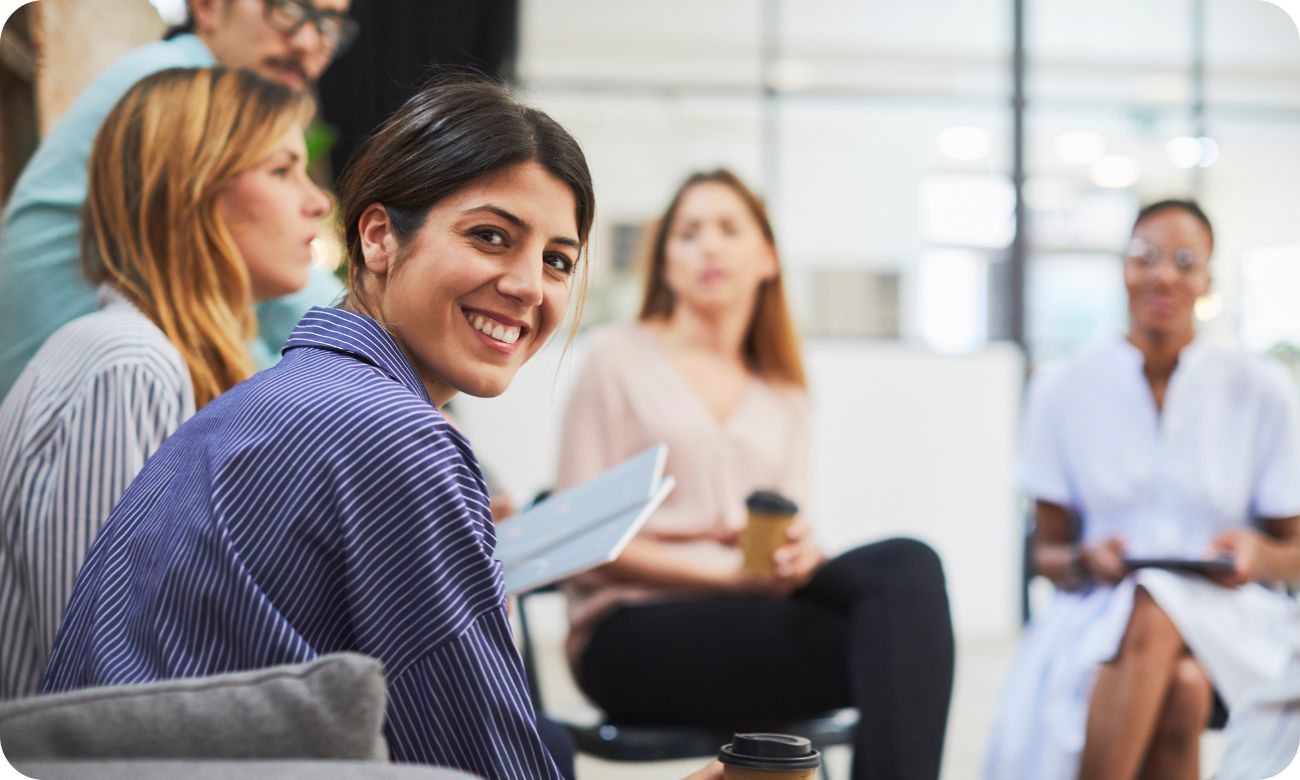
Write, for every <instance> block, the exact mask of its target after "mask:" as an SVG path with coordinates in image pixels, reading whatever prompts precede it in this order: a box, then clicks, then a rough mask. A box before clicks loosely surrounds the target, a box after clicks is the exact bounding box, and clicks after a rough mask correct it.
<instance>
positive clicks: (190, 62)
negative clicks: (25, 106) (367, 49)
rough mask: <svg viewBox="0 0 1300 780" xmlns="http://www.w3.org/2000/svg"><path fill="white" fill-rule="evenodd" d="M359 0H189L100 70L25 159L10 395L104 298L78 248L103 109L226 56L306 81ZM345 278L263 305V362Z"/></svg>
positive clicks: (1, 286) (5, 243)
mask: <svg viewBox="0 0 1300 780" xmlns="http://www.w3.org/2000/svg"><path fill="white" fill-rule="evenodd" d="M348 2H349V0H189V3H188V6H189V13H190V19H189V22H188V23H187V24H186V25H185V26H184V27H182V28H181V29H180V30H178V31H176V33H175V34H173V35H170V36H168V38H167V39H166V40H163V41H159V42H157V43H153V44H149V45H147V46H143V47H141V48H139V49H135V50H133V51H131V52H128V53H127V54H126V55H124V56H123V57H122V58H121V59H119V60H118V61H117V62H116V63H114V64H113V65H112V66H111V67H109V68H108V70H106V71H104V72H103V73H102V74H100V75H99V76H98V77H97V78H96V79H95V80H94V81H93V82H91V84H90V86H89V87H88V88H87V89H86V90H85V91H84V92H83V93H82V94H81V95H80V96H79V97H78V98H77V100H76V101H75V102H74V103H73V104H72V106H71V107H70V108H69V109H68V110H67V112H66V113H65V114H64V115H63V116H62V117H61V118H60V119H59V121H58V122H57V123H56V124H55V125H54V127H53V128H51V129H50V131H49V133H48V134H47V135H46V137H45V138H44V140H43V141H42V143H41V145H40V147H39V148H38V149H37V150H36V153H35V154H34V155H33V156H32V159H31V160H30V161H29V162H28V163H27V166H26V168H24V169H23V172H22V175H21V176H20V177H19V179H18V182H17V184H16V185H15V187H14V191H13V194H12V196H11V198H10V200H9V204H8V206H7V208H6V209H5V213H4V226H3V228H2V229H0V399H3V397H4V395H5V394H7V393H8V392H9V388H10V386H11V385H12V384H13V383H14V380H16V379H17V378H18V375H19V374H20V373H21V372H22V370H23V367H24V366H26V365H27V361H28V360H30V359H31V357H32V355H34V354H35V353H36V350H37V349H38V348H40V346H41V344H42V343H43V342H44V341H45V339H46V338H47V337H49V335H50V334H51V333H53V332H54V331H55V330H57V329H58V328H59V327H60V326H61V325H63V324H64V323H66V322H68V321H69V320H72V319H74V318H76V317H79V316H81V315H83V314H87V313H89V312H91V311H94V310H95V307H96V301H95V291H94V290H93V289H92V288H91V287H90V285H89V283H87V282H86V280H85V278H84V276H83V275H82V272H81V264H80V261H79V259H78V255H79V252H80V238H81V206H82V202H83V201H84V200H85V197H86V165H87V161H88V159H89V156H90V147H91V143H92V142H93V140H94V137H95V133H96V132H98V130H99V126H100V124H101V123H102V122H103V120H104V117H105V116H107V115H108V112H109V110H110V109H111V108H112V107H113V105H114V104H115V103H116V102H117V100H118V98H120V97H121V96H122V94H123V93H125V92H126V90H127V89H129V88H130V87H131V85H132V84H134V83H135V82H137V81H139V80H140V79H142V78H144V77H145V76H147V75H149V74H151V73H154V72H157V71H160V70H163V69H165V68H176V67H208V66H213V65H224V66H226V67H231V68H248V69H250V70H253V71H254V72H256V73H258V74H260V75H262V76H263V77H265V78H268V79H272V80H274V81H278V82H280V83H283V84H286V85H288V86H291V87H293V88H296V89H306V88H307V87H308V85H309V84H311V83H313V82H314V81H315V80H316V79H317V78H318V77H319V76H320V74H321V72H322V71H324V70H325V68H326V66H327V65H329V63H330V61H331V60H332V59H333V58H334V57H335V56H336V55H337V54H338V53H339V52H340V51H341V50H342V49H343V48H345V47H346V46H347V45H348V43H349V42H350V41H351V40H352V39H353V38H354V37H355V35H356V33H357V24H356V22H355V21H354V20H353V19H352V18H351V17H349V16H348V15H347V10H348ZM341 290H342V288H341V287H340V285H339V283H338V282H337V280H335V279H334V278H333V277H332V276H331V275H330V274H328V273H326V272H325V271H321V270H319V269H315V268H313V269H312V279H311V282H310V283H309V284H308V286H307V287H306V289H304V290H303V291H302V292H299V293H297V294H295V295H292V296H287V297H285V298H280V299H277V300H274V301H267V302H265V303H263V304H261V305H260V306H258V312H257V313H258V323H259V326H260V329H261V330H260V333H259V338H258V339H257V341H256V342H255V343H254V344H253V345H252V346H253V353H254V356H255V357H256V359H257V360H258V362H259V363H260V364H261V365H262V366H266V365H269V364H271V363H272V362H274V361H275V359H276V357H277V356H278V355H279V351H280V345H281V344H282V343H283V342H284V340H285V338H287V337H288V335H289V332H290V331H291V330H292V329H293V326H294V324H295V323H297V321H298V318H299V317H300V316H301V314H302V313H303V312H304V311H306V310H307V309H308V308H310V307H311V306H313V305H329V304H331V303H333V301H334V299H335V298H336V297H337V296H338V295H339V293H340V292H341Z"/></svg>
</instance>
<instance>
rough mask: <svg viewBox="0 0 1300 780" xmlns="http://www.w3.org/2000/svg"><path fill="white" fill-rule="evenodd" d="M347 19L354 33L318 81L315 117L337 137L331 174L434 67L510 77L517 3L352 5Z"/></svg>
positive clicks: (356, 1) (448, 0)
mask: <svg viewBox="0 0 1300 780" xmlns="http://www.w3.org/2000/svg"><path fill="white" fill-rule="evenodd" d="M351 14H352V16H353V18H355V19H356V20H357V21H358V22H359V23H360V24H361V32H360V34H359V35H358V36H357V39H356V41H354V42H353V43H352V46H351V47H349V48H348V50H347V51H345V52H344V53H343V54H342V55H341V56H340V57H339V58H338V59H337V60H336V61H335V62H334V63H333V64H332V65H330V67H329V69H328V70H326V71H325V75H324V76H323V77H322V78H321V80H320V101H321V113H322V115H323V116H324V118H325V121H327V122H328V123H329V124H330V125H332V126H333V127H334V128H335V129H336V130H337V131H338V134H339V135H338V139H337V140H336V141H335V144H334V147H333V149H332V150H331V152H330V163H331V166H332V168H333V170H334V172H335V175H337V174H338V173H339V172H341V171H342V170H343V165H344V164H345V163H346V162H347V160H348V159H349V158H350V157H351V156H352V151H353V150H354V149H355V148H356V146H357V144H358V143H360V141H361V140H363V139H364V138H365V137H366V135H368V134H369V133H370V131H371V130H373V129H374V128H375V126H376V125H378V124H379V123H380V122H381V121H382V120H383V119H384V118H385V117H387V116H388V115H389V114H390V113H392V112H393V111H394V110H395V109H396V108H397V107H398V106H400V105H401V104H402V102H403V101H405V100H406V99H407V98H408V97H410V95H411V94H412V93H413V92H414V91H415V90H416V89H417V88H418V87H419V86H420V84H422V83H423V82H424V81H425V80H426V79H427V78H428V77H429V76H430V75H431V74H432V73H434V72H436V71H437V70H438V69H439V68H446V67H450V68H457V69H473V70H475V71H479V72H482V73H484V74H487V75H488V76H490V77H493V78H496V79H510V78H513V76H514V59H515V50H516V48H517V41H518V26H519V2H518V0H352V8H351Z"/></svg>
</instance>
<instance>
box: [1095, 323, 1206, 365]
mask: <svg viewBox="0 0 1300 780" xmlns="http://www.w3.org/2000/svg"><path fill="white" fill-rule="evenodd" d="M1208 343H1209V338H1208V337H1207V336H1205V335H1203V334H1202V333H1200V332H1197V334H1196V335H1195V336H1194V337H1193V338H1192V340H1191V341H1189V342H1188V343H1187V345H1186V346H1184V347H1183V348H1182V349H1180V350H1179V351H1178V366H1177V368H1183V367H1185V366H1188V365H1190V364H1192V363H1194V362H1195V361H1196V359H1197V357H1199V356H1200V355H1201V354H1202V353H1204V352H1205V345H1206V344H1208ZM1116 347H1117V349H1118V352H1119V355H1120V359H1121V360H1123V361H1124V364H1125V366H1126V367H1128V368H1131V369H1132V370H1133V371H1135V372H1138V373H1141V372H1142V368H1143V367H1144V366H1145V365H1146V356H1145V355H1143V354H1142V350H1140V349H1138V348H1137V345H1135V344H1134V343H1133V342H1131V341H1129V340H1128V337H1127V336H1125V335H1123V334H1120V336H1119V338H1118V339H1116ZM1177 368H1175V371H1176V370H1177Z"/></svg>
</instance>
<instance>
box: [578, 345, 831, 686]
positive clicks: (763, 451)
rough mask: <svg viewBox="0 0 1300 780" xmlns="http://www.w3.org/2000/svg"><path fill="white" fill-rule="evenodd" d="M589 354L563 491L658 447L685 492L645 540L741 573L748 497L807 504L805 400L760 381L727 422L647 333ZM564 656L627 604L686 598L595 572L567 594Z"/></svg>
mask: <svg viewBox="0 0 1300 780" xmlns="http://www.w3.org/2000/svg"><path fill="white" fill-rule="evenodd" d="M591 341H592V345H591V349H590V353H589V357H588V358H587V361H586V364H585V365H584V366H583V369H582V371H581V373H580V374H579V377H578V380H577V382H576V383H575V386H574V389H573V393H572V395H571V396H570V397H569V401H568V407H567V409H566V411H565V415H564V428H563V432H562V438H561V443H560V463H559V476H558V479H557V482H556V487H559V488H563V487H566V486H568V485H572V484H575V483H577V482H581V481H582V480H584V479H586V478H588V477H591V476H593V475H595V474H598V473H599V472H601V471H602V470H604V469H606V468H608V467H610V466H612V465H614V464H615V463H618V462H619V461H621V460H624V459H626V458H628V457H630V456H632V455H634V454H636V453H637V452H639V451H641V450H643V449H645V448H646V447H649V446H650V445H652V444H656V443H658V442H664V443H666V444H667V445H668V462H667V466H666V468H665V473H666V474H671V475H672V476H673V477H675V478H676V480H677V487H676V488H675V489H674V490H673V492H672V493H671V494H669V496H668V498H667V499H666V500H665V501H664V503H663V505H662V506H661V507H660V508H659V510H658V511H657V512H656V513H655V515H654V516H653V517H651V518H650V520H649V522H647V523H646V526H645V528H644V529H643V530H642V531H641V534H642V535H644V536H647V537H650V538H653V539H656V540H660V541H671V542H675V543H678V544H680V545H681V549H682V550H683V551H684V552H686V553H687V554H689V555H691V556H694V557H695V558H696V559H698V560H699V561H700V562H701V563H704V564H712V565H714V566H717V565H719V564H721V565H723V566H734V567H739V565H740V550H739V548H738V547H737V546H736V545H735V543H734V536H735V531H736V530H738V529H740V528H742V527H743V526H744V524H745V518H746V512H745V497H746V496H748V495H749V494H750V493H751V492H753V491H755V490H758V489H768V490H776V491H778V492H780V493H782V494H784V495H786V496H789V497H790V498H791V499H793V500H794V501H795V502H796V503H799V504H801V505H802V504H803V503H804V499H805V498H806V495H807V476H808V475H807V469H808V411H809V403H808V396H807V394H806V393H805V392H804V391H803V390H802V389H800V388H794V387H791V386H789V385H777V384H773V383H769V382H766V381H763V380H761V379H757V378H756V379H754V380H753V381H752V382H750V384H749V386H748V387H747V388H746V390H745V391H744V394H743V395H742V397H741V399H740V401H739V402H738V403H737V405H736V407H735V409H734V410H733V411H732V412H731V415H730V416H729V417H728V418H727V419H726V420H725V421H722V422H719V421H718V420H717V419H716V418H715V417H714V416H713V414H712V413H711V412H710V411H709V409H708V408H707V407H706V406H705V405H704V402H703V400H702V399H700V398H699V396H697V395H696V394H695V392H694V391H693V390H692V389H691V387H690V386H689V385H688V384H687V383H686V379H685V378H684V377H683V376H682V375H681V374H680V373H679V372H678V370H677V368H676V367H675V366H673V364H672V363H671V362H670V361H669V359H668V356H667V355H666V354H665V353H664V352H663V350H662V348H660V346H659V345H658V343H657V342H656V341H655V338H654V336H653V335H652V334H651V333H650V331H649V329H647V328H646V327H644V326H640V325H637V326H624V327H618V328H611V329H608V330H605V331H602V332H600V333H598V334H596V335H594V336H592V338H591ZM565 593H566V594H567V595H568V597H569V639H568V642H567V648H566V649H567V651H568V654H569V659H570V661H571V662H572V663H574V664H575V666H576V662H577V659H578V657H579V655H580V654H581V652H582V650H583V648H584V647H585V646H586V642H587V639H588V638H589V637H590V636H591V632H592V630H593V629H594V628H595V626H596V624H597V623H599V622H600V621H601V620H602V619H603V618H604V617H605V616H606V615H608V614H609V613H610V612H612V611H613V610H614V609H615V608H616V607H618V606H619V605H621V604H627V603H630V602H636V601H647V600H651V599H656V598H663V597H667V596H675V595H682V594H683V593H684V591H682V590H680V589H667V588H662V587H656V586H647V585H631V584H627V583H619V582H614V581H612V580H610V579H609V578H607V577H605V576H604V575H602V574H601V573H600V572H591V573H588V574H585V575H582V576H580V577H576V578H574V579H572V580H570V581H569V582H568V583H566V585H565Z"/></svg>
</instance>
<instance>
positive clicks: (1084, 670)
mask: <svg viewBox="0 0 1300 780" xmlns="http://www.w3.org/2000/svg"><path fill="white" fill-rule="evenodd" d="M1142 368H1143V357H1142V354H1141V352H1140V351H1138V349H1137V348H1136V347H1134V346H1133V345H1132V344H1130V343H1129V342H1127V341H1126V340H1123V339H1120V338H1116V339H1114V340H1111V341H1108V342H1106V343H1104V344H1101V345H1100V346H1097V347H1094V348H1092V349H1089V350H1087V351H1086V352H1084V353H1083V354H1081V355H1080V356H1078V357H1076V358H1075V359H1073V360H1071V361H1070V362H1069V363H1068V364H1066V365H1064V366H1063V367H1061V368H1060V369H1058V370H1056V371H1053V372H1047V373H1045V374H1044V375H1041V376H1039V377H1036V378H1035V380H1034V382H1033V383H1032V385H1031V387H1030V391H1029V395H1028V408H1027V410H1026V418H1025V430H1024V443H1023V446H1022V450H1021V452H1022V457H1021V462H1020V466H1019V472H1018V473H1019V481H1020V485H1021V487H1022V488H1023V489H1024V491H1025V493H1026V494H1027V495H1028V496H1029V497H1031V498H1035V499H1041V500H1045V501H1050V502H1052V503H1056V504H1060V505H1062V506H1065V507H1068V508H1069V509H1071V510H1073V511H1074V512H1075V513H1076V514H1077V515H1078V517H1079V518H1080V519H1081V521H1082V534H1083V538H1084V540H1086V541H1097V540H1100V539H1104V538H1106V537H1109V536H1112V535H1118V536H1121V537H1123V538H1124V539H1125V541H1126V543H1127V552H1128V554H1130V555H1134V556H1170V557H1200V556H1202V555H1204V554H1205V552H1206V550H1207V548H1208V546H1209V545H1210V542H1211V541H1212V540H1213V539H1214V537H1215V536H1217V535H1218V534H1220V533H1223V532H1224V531H1228V530H1232V529H1235V528H1243V527H1247V526H1249V525H1250V524H1251V523H1252V522H1253V521H1254V520H1256V519H1258V518H1281V517H1290V516H1293V515H1297V514H1300V402H1297V398H1296V391H1295V386H1294V384H1293V382H1292V380H1291V379H1290V377H1289V376H1288V374H1287V373H1286V371H1285V369H1284V368H1283V367H1282V366H1281V365H1280V364H1278V363H1276V361H1272V360H1269V359H1266V358H1262V357H1257V356H1253V355H1249V354H1247V353H1244V352H1242V351H1241V350H1238V349H1235V348H1232V347H1229V346H1226V345H1221V344H1215V343H1211V342H1208V341H1206V340H1203V339H1198V340H1197V341H1195V342H1193V343H1192V344H1190V345H1188V346H1187V347H1185V348H1184V349H1183V350H1182V352H1181V353H1180V354H1179V358H1178V366H1177V368H1176V369H1175V371H1174V374H1173V376H1172V377H1171V378H1170V382H1169V387H1168V388H1167V390H1166V393H1165V399H1164V408H1163V409H1162V410H1161V411H1160V412H1157V410H1156V408H1155V402H1154V399H1153V397H1152V395H1151V389H1150V386H1149V384H1148V383H1147V380H1146V378H1145V376H1144V375H1143V373H1142ZM1138 587H1142V588H1145V589H1146V590H1147V592H1148V593H1150V594H1151V596H1152V598H1153V599H1155V601H1156V603H1157V604H1159V606H1160V608H1161V609H1162V610H1163V611H1164V612H1165V613H1166V614H1167V615H1168V616H1169V618H1170V620H1171V621H1172V622H1173V623H1174V625H1175V626H1177V628H1178V631H1179V633H1180V634H1181V635H1182V637H1183V640H1184V641H1185V642H1186V643H1187V645H1188V647H1189V648H1190V650H1191V652H1192V654H1193V655H1194V656H1195V657H1196V658H1197V660H1198V661H1199V662H1200V663H1201V666H1202V667H1203V668H1204V669H1205V671H1206V674H1207V675H1208V676H1209V678H1210V681H1211V683H1213V685H1214V687H1215V689H1216V690H1217V691H1218V693H1219V694H1220V695H1221V696H1222V697H1223V699H1224V701H1225V702H1226V703H1227V705H1228V708H1229V711H1230V712H1231V713H1232V717H1231V719H1230V720H1229V723H1228V732H1229V740H1230V742H1233V743H1236V742H1239V741H1242V740H1243V739H1245V740H1246V741H1248V742H1249V741H1250V740H1249V739H1248V737H1254V738H1259V735H1260V734H1263V735H1265V736H1264V737H1263V738H1264V739H1265V740H1267V741H1274V740H1275V736H1268V735H1281V734H1285V733H1300V731H1297V730H1295V729H1294V728H1293V726H1294V725H1296V723H1297V721H1295V719H1296V718H1300V711H1294V710H1292V711H1287V712H1279V711H1278V710H1277V709H1276V708H1275V709H1274V710H1273V711H1271V712H1270V713H1269V714H1268V715H1267V716H1263V717H1253V718H1243V717H1240V716H1241V715H1242V714H1243V713H1244V712H1247V711H1250V710H1254V709H1256V708H1255V707H1254V706H1253V705H1252V702H1254V701H1256V700H1257V699H1258V697H1260V696H1261V695H1262V694H1263V693H1264V692H1266V691H1268V690H1271V689H1274V690H1275V689H1279V688H1280V687H1283V686H1286V687H1297V688H1300V678H1296V675H1300V665H1297V664H1293V663H1292V656H1293V652H1294V651H1293V648H1294V647H1295V646H1296V642H1295V640H1294V639H1293V636H1294V635H1295V633H1296V632H1295V630H1294V629H1295V626H1296V625H1297V624H1300V614H1298V612H1297V608H1296V604H1295V602H1294V601H1293V600H1292V599H1290V598H1289V597H1287V596H1286V595H1285V594H1282V593H1276V592H1273V591H1270V590H1267V589H1265V588H1264V587H1262V586H1260V585H1258V584H1249V585H1245V586H1243V587H1241V588H1235V589H1233V588H1224V587H1220V586H1218V585H1216V584H1214V583H1212V582H1210V581H1209V580H1206V579H1204V578H1200V577H1195V576H1190V575H1188V576H1184V575H1177V574H1172V573H1170V572H1165V571H1154V570H1141V571H1138V572H1135V573H1134V574H1131V575H1129V576H1128V577H1127V578H1125V579H1124V581H1122V582H1121V583H1120V584H1119V585H1117V586H1115V587H1109V586H1105V585H1100V584H1097V585H1093V586H1092V587H1090V588H1089V589H1086V590H1084V591H1081V592H1078V593H1073V592H1061V593H1057V594H1056V597H1055V598H1054V599H1053V601H1052V603H1051V605H1050V607H1049V608H1048V609H1046V610H1044V611H1043V612H1042V613H1041V614H1036V615H1035V616H1034V619H1033V622H1032V623H1031V625H1030V627H1029V630H1028V631H1027V633H1026V636H1025V639H1024V641H1023V642H1022V643H1021V647H1020V649H1019V651H1018V653H1017V656H1016V659H1015V661H1014V662H1013V663H1012V665H1011V669H1012V671H1011V674H1010V675H1009V676H1008V679H1007V681H1006V684H1005V686H1004V688H1003V692H1002V696H1001V699H1000V702H999V705H998V708H997V711H996V713H995V717H994V727H993V734H992V739H991V740H990V746H989V753H988V756H987V760H986V763H985V767H984V777H985V779H986V780H1020V779H1021V778H1027V777H1033V778H1035V779H1036V780H1069V779H1071V778H1074V777H1076V776H1077V774H1078V768H1079V758H1080V754H1081V751H1082V748H1083V743H1084V738H1085V729H1086V723H1087V717H1088V707H1089V704H1090V700H1091V695H1092V688H1093V684H1094V682H1095V679H1096V673H1097V669H1098V668H1099V665H1100V664H1102V663H1105V662H1106V661H1109V660H1111V659H1112V658H1114V656H1115V653H1116V651H1117V649H1118V647H1119V643H1120V641H1121V639H1122V638H1123V635H1124V631H1125V628H1126V626H1127V624H1128V619H1129V615H1130V614H1131V612H1132V604H1133V596H1134V593H1135V590H1136V588H1138ZM1293 678H1295V679H1293ZM1242 730H1249V731H1250V732H1252V733H1251V734H1250V735H1245V734H1242V733H1241V731H1242ZM1289 730H1290V731H1289ZM1293 752H1294V751H1293ZM1236 755H1240V752H1238V753H1237V754H1236ZM1231 761H1232V762H1233V763H1235V764H1236V766H1232V765H1228V764H1225V766H1224V767H1223V770H1224V776H1225V777H1234V778H1235V777H1238V776H1239V775H1238V774H1230V773H1231V772H1236V771H1240V770H1242V769H1245V770H1246V771H1247V772H1249V771H1251V770H1250V769H1249V768H1247V767H1244V766H1243V765H1242V764H1243V762H1242V760H1241V759H1239V758H1236V757H1235V756H1234V757H1231ZM1256 776H1258V775H1256Z"/></svg>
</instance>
